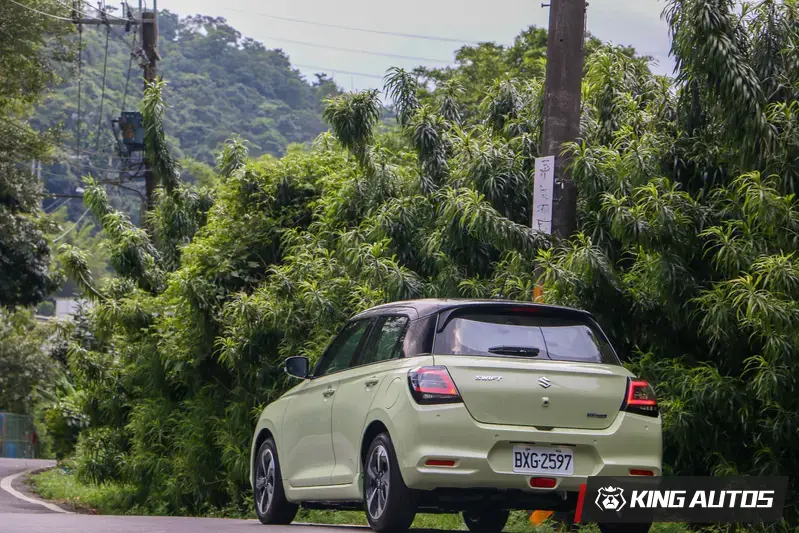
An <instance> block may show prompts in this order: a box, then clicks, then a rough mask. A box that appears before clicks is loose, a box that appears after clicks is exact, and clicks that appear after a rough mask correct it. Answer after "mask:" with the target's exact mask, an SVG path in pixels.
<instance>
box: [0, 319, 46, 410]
mask: <svg viewBox="0 0 799 533" xmlns="http://www.w3.org/2000/svg"><path fill="white" fill-rule="evenodd" d="M48 333H49V328H48V327H47V325H41V324H38V323H37V321H36V319H35V318H34V317H33V314H32V313H31V312H30V311H25V310H18V311H9V310H6V309H3V308H0V411H8V412H11V413H17V414H32V407H33V393H34V390H35V388H36V387H37V386H38V385H40V384H42V383H46V382H47V381H48V380H49V379H50V378H51V377H52V376H53V374H54V370H55V365H54V364H53V362H52V361H51V360H50V359H49V358H48V357H47V355H46V354H45V353H44V351H43V349H42V346H43V345H44V343H45V341H46V339H47V335H48Z"/></svg>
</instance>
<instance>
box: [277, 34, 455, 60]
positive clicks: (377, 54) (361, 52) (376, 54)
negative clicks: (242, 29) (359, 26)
mask: <svg viewBox="0 0 799 533" xmlns="http://www.w3.org/2000/svg"><path fill="white" fill-rule="evenodd" d="M266 40H267V41H280V42H286V43H293V44H299V45H302V46H313V47H316V48H324V49H327V50H339V51H341V52H353V53H357V54H367V55H373V56H382V57H393V58H396V59H409V60H412V61H428V62H433V63H451V61H449V60H447V59H433V58H429V57H414V56H405V55H399V54H389V53H385V52H372V51H370V50H359V49H357V48H341V47H338V46H330V45H327V44H319V43H311V42H308V41H296V40H293V39H283V38H280V37H267V39H266Z"/></svg>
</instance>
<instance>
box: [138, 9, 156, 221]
mask: <svg viewBox="0 0 799 533" xmlns="http://www.w3.org/2000/svg"><path fill="white" fill-rule="evenodd" d="M141 22H142V24H141V42H142V49H143V51H144V63H143V64H142V66H143V68H144V88H145V89H147V84H148V83H152V82H154V81H155V80H156V76H157V75H158V63H157V61H158V59H159V56H158V7H157V3H156V0H153V10H152V11H147V12H144V13H142V14H141ZM156 185H157V177H156V175H155V173H154V172H153V170H152V168H151V167H150V163H149V161H148V160H147V154H145V156H144V190H145V195H146V198H147V207H146V209H147V211H148V212H149V211H152V210H153V208H154V207H155V188H156Z"/></svg>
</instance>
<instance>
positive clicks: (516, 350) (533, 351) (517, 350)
mask: <svg viewBox="0 0 799 533" xmlns="http://www.w3.org/2000/svg"><path fill="white" fill-rule="evenodd" d="M488 351H489V353H495V354H498V355H524V356H528V357H535V356H537V355H538V354H539V353H541V348H536V347H534V346H492V347H491V348H489V349H488Z"/></svg>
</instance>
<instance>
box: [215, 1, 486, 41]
mask: <svg viewBox="0 0 799 533" xmlns="http://www.w3.org/2000/svg"><path fill="white" fill-rule="evenodd" d="M219 9H221V10H223V11H224V10H228V11H235V12H237V13H245V14H247V15H257V16H259V17H266V18H270V19H276V20H284V21H287V22H297V23H299V24H310V25H312V26H323V27H326V28H338V29H342V30H349V31H360V32H365V33H376V34H379V35H393V36H394V37H405V38H407V39H425V40H428V41H441V42H447V43H461V44H480V41H470V40H467V39H454V38H450V37H439V36H435V35H420V34H416V33H400V32H393V31H383V30H373V29H370V28H356V27H354V26H344V25H341V24H330V23H326V22H314V21H311V20H302V19H296V18H291V17H280V16H278V15H268V14H266V13H258V12H255V11H250V10H246V9H235V8H232V7H223V8H219Z"/></svg>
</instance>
